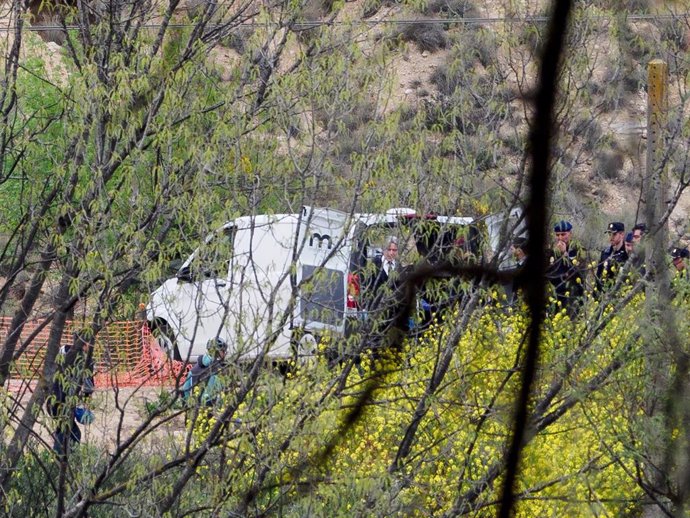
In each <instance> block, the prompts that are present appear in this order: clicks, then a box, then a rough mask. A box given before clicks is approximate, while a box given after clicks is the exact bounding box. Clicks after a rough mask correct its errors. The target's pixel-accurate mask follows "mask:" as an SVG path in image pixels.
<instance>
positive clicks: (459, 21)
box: [0, 12, 690, 32]
mask: <svg viewBox="0 0 690 518" xmlns="http://www.w3.org/2000/svg"><path fill="white" fill-rule="evenodd" d="M688 17H690V13H689V12H686V13H678V14H628V15H626V16H625V19H626V20H630V21H633V22H634V21H662V20H676V19H680V18H688ZM613 18H614V17H612V16H605V15H601V16H592V17H591V18H590V20H594V21H597V20H599V21H611V20H612V19H613ZM548 20H549V17H548V16H522V17H515V16H494V17H472V18H463V17H452V18H414V19H413V18H402V19H397V20H391V19H385V20H370V19H359V20H347V21H346V20H334V21H324V20H305V21H301V22H294V23H292V24H290V26H291V27H293V28H295V29H298V30H305V29H314V28H318V27H324V26H328V27H338V26H341V27H352V26H357V25H366V26H377V25H449V24H450V25H490V24H495V23H506V24H513V23H532V24H537V23H545V22H547V21H548ZM196 25H197V24H195V23H192V22H189V23H171V24H168V25H167V27H168V28H170V29H186V28H192V27H196ZM283 25H284V24H283ZM279 26H281V24H279V23H277V22H275V23H274V22H245V23H241V24H237V25H236V26H235V27H234V28H241V27H248V28H256V27H279ZM161 27H162V25H161V24H153V23H152V24H145V25H143V26H142V28H144V29H160V28H161ZM208 27H209V29H214V28H220V27H223V25H221V24H211V25H208ZM65 29H66V30H78V29H80V27H79V26H78V25H67V26H62V25H37V26H28V27H25V28H24V30H28V31H33V32H42V31H55V30H65ZM13 30H14V28H12V27H0V32H10V31H13Z"/></svg>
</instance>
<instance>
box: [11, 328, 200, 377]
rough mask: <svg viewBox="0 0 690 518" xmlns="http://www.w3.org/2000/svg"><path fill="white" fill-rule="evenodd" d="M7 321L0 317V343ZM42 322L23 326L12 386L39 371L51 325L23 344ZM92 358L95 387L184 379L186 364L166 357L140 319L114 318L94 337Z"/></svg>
mask: <svg viewBox="0 0 690 518" xmlns="http://www.w3.org/2000/svg"><path fill="white" fill-rule="evenodd" d="M10 323H11V319H10V318H0V343H2V342H4V341H5V339H6V338H7V335H8V333H9V328H10ZM41 324H42V321H40V320H32V321H28V322H27V323H26V325H25V326H24V328H23V329H22V332H21V336H20V342H19V344H18V346H17V350H19V349H20V348H23V347H25V349H24V351H23V352H22V353H21V355H20V356H19V358H18V359H17V361H16V362H15V363H14V365H13V368H12V371H11V374H10V383H8V386H9V387H11V388H16V387H18V386H22V385H27V384H30V383H31V382H32V381H35V380H36V379H37V378H38V377H39V376H40V374H41V372H42V366H43V360H44V358H45V350H46V344H47V343H48V335H49V333H50V325H47V326H45V327H44V328H43V329H41V330H40V331H39V332H38V333H37V334H36V336H35V337H34V338H33V339H32V340H31V342H30V343H28V344H26V340H27V339H28V338H29V337H30V336H31V335H32V334H33V333H34V332H35V331H36V330H37V329H38V328H39V327H40V326H41ZM77 327H79V326H78V324H77V323H76V322H67V323H66V325H65V329H64V330H63V333H62V343H63V344H65V343H71V341H72V336H73V332H74V331H75V330H76V329H77ZM94 360H95V369H94V370H95V373H94V381H95V384H96V387H97V388H106V387H112V386H116V387H118V388H122V387H138V386H161V385H173V384H174V383H175V381H176V380H177V379H184V374H185V373H184V372H183V371H184V370H185V369H186V368H188V366H185V365H184V364H183V363H182V362H178V361H173V360H170V359H169V358H168V356H167V355H166V354H165V352H164V351H163V350H162V349H161V348H160V347H159V346H158V344H157V343H156V340H155V339H154V337H153V336H152V335H151V332H150V331H149V328H148V327H147V326H146V325H145V324H144V322H142V321H123V322H113V323H111V324H109V325H108V326H107V327H105V328H104V329H103V330H102V331H101V332H100V333H99V334H98V336H97V337H96V341H95V349H94Z"/></svg>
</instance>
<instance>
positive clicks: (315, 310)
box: [300, 264, 345, 326]
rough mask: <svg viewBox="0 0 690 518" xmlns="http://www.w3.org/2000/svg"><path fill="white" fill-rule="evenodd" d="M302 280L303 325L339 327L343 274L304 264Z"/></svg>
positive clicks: (342, 297)
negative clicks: (303, 280) (303, 282)
mask: <svg viewBox="0 0 690 518" xmlns="http://www.w3.org/2000/svg"><path fill="white" fill-rule="evenodd" d="M302 279H306V280H307V282H306V283H305V285H304V287H303V289H302V290H301V299H300V315H301V317H302V320H303V321H304V322H305V323H315V322H318V323H322V324H328V325H332V326H339V325H341V323H342V320H343V316H344V307H345V284H344V278H343V272H341V271H339V270H332V269H330V268H322V267H319V266H311V265H308V264H305V265H303V266H302Z"/></svg>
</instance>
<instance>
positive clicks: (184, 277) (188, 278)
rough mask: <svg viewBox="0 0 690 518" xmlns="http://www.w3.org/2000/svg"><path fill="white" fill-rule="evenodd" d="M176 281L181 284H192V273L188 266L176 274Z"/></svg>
mask: <svg viewBox="0 0 690 518" xmlns="http://www.w3.org/2000/svg"><path fill="white" fill-rule="evenodd" d="M177 280H179V281H182V282H192V280H193V279H192V271H191V270H190V268H189V266H183V267H182V268H180V269H179V271H178V272H177Z"/></svg>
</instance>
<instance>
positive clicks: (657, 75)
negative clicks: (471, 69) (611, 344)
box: [641, 59, 678, 518]
mask: <svg viewBox="0 0 690 518" xmlns="http://www.w3.org/2000/svg"><path fill="white" fill-rule="evenodd" d="M647 78H648V85H647V167H646V175H645V179H644V181H645V189H644V191H645V198H646V199H645V211H644V213H645V218H646V223H647V228H648V229H649V234H648V235H647V236H646V237H645V239H644V241H645V243H644V245H645V246H644V252H645V258H644V259H645V265H646V269H647V273H648V274H650V279H651V283H650V285H649V286H647V288H646V290H645V293H646V302H645V306H646V308H645V309H646V315H645V320H646V322H647V324H648V326H647V330H646V332H647V333H648V334H647V335H646V336H645V337H644V338H645V352H646V354H645V364H646V369H647V375H648V377H649V378H648V379H649V380H650V384H649V391H648V393H647V394H646V395H645V412H646V414H647V420H644V421H642V426H643V428H645V430H644V432H643V435H644V436H645V441H646V444H645V446H644V449H645V451H646V453H647V454H648V455H649V457H650V459H651V462H650V465H651V467H648V468H647V469H646V477H647V479H648V480H649V484H650V486H651V487H652V488H653V490H655V491H659V492H663V491H664V490H665V487H666V485H665V484H667V480H666V479H665V478H664V475H663V473H662V472H663V471H664V469H665V468H667V467H668V466H667V463H666V459H667V455H668V453H669V450H667V448H668V447H667V445H666V444H665V443H664V442H663V439H662V438H664V437H666V435H665V434H666V433H667V430H664V429H663V427H661V428H660V427H659V425H657V424H655V423H656V421H655V420H654V417H657V416H659V415H660V414H663V413H664V409H665V408H666V405H665V402H666V401H667V399H666V398H667V396H668V395H669V394H670V389H671V385H672V379H671V376H672V375H671V372H673V368H672V365H673V363H674V362H673V360H672V359H671V358H670V356H669V354H668V352H667V351H668V350H669V349H671V348H673V344H675V343H676V342H677V338H678V337H677V333H676V325H675V314H674V311H672V310H671V283H670V272H669V266H668V245H669V243H668V223H663V224H662V222H661V218H662V217H663V215H664V213H665V211H666V206H667V204H668V180H667V175H666V174H665V172H664V169H665V168H664V167H663V155H664V152H665V147H666V146H665V138H664V137H665V131H666V112H667V107H668V100H667V99H668V94H667V92H668V67H667V65H666V63H665V62H664V61H662V60H660V59H655V60H653V61H650V63H649V65H648V68H647ZM673 417H674V418H675V417H676V416H673ZM659 422H663V420H660V421H659ZM641 516H643V517H644V518H657V517H660V516H662V513H661V509H660V508H659V507H657V506H656V505H650V506H648V507H646V508H645V509H644V510H643V513H642V515H641Z"/></svg>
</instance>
